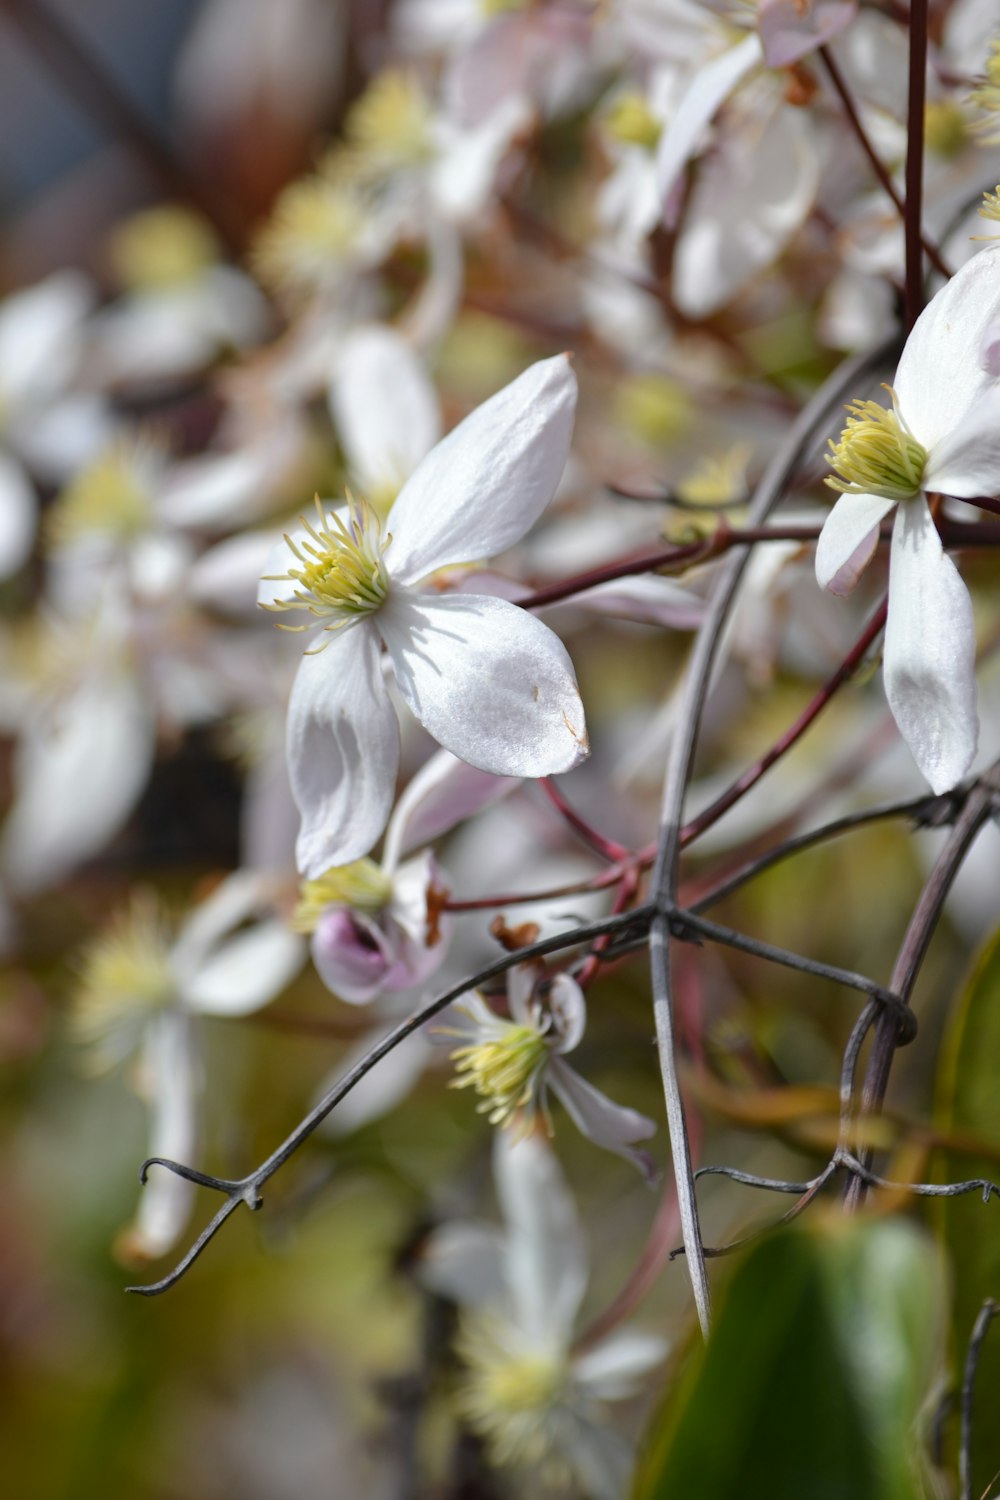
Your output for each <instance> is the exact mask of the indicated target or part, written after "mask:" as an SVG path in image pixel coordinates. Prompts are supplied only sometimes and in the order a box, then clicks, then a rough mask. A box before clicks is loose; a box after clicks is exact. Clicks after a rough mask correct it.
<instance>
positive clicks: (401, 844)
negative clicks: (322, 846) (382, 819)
mask: <svg viewBox="0 0 1000 1500" xmlns="http://www.w3.org/2000/svg"><path fill="white" fill-rule="evenodd" d="M517 784H518V778H517V777H515V776H491V775H490V773H489V772H488V771H479V770H477V769H476V767H475V766H470V765H467V764H466V762H465V761H464V760H459V759H458V757H457V756H455V755H452V753H451V751H450V750H438V751H437V752H436V753H435V754H434V755H432V756H431V758H430V760H428V761H427V762H426V764H425V765H423V766H422V767H421V768H420V770H419V771H418V772H417V774H416V776H414V777H413V780H412V781H411V782H410V783H409V785H408V786H407V788H406V790H405V792H404V793H403V795H402V796H401V797H400V799H399V801H398V802H397V803H396V807H395V810H394V812H393V815H392V817H391V818H390V820H389V827H388V828H387V829H386V835H385V853H384V854H383V857H382V866H383V868H384V869H387V870H393V869H395V867H396V865H397V864H398V863H399V860H400V858H401V856H402V855H403V854H405V853H407V851H408V850H410V849H417V848H419V847H421V846H422V845H424V844H429V843H430V842H431V840H432V839H436V838H437V837H438V836H439V834H442V833H447V831H448V829H449V828H454V827H455V825H456V824H458V823H463V822H464V821H465V819H466V818H470V817H471V816H472V814H473V813H476V812H479V811H480V809H481V808H484V807H488V806H489V805H490V803H491V802H496V801H498V800H499V799H500V798H501V797H504V796H506V794H507V793H508V792H511V791H513V790H514V788H515V787H516V786H517Z"/></svg>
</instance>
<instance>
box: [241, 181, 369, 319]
mask: <svg viewBox="0 0 1000 1500" xmlns="http://www.w3.org/2000/svg"><path fill="white" fill-rule="evenodd" d="M369 219H370V205H369V204H368V202H367V201H366V199H365V197H364V195H363V193H362V192H361V190H360V188H359V187H358V184H357V183H356V181H355V180H354V179H353V177H352V175H351V174H350V173H349V172H347V171H346V170H344V169H343V163H342V161H340V160H339V159H337V160H334V159H333V158H331V159H330V160H329V165H328V166H327V167H325V168H324V170H323V171H322V172H320V173H318V174H316V175H315V176H312V177H306V178H303V179H302V180H301V181H299V182H293V183H292V184H291V186H290V187H287V188H286V189H285V191H284V192H283V193H282V194H281V196H280V197H279V199H278V201H277V204H276V205H275V208H274V211H273V213H272V215H271V219H270V221H269V223H268V224H267V225H266V226H265V228H264V230H263V232H262V233H261V235H260V236H259V238H258V240H257V245H256V249H255V252H254V261H255V264H256V267H257V270H258V271H259V273H260V275H261V276H262V278H263V279H264V280H265V281H267V282H268V283H269V284H270V285H272V286H274V287H277V288H279V289H281V288H286V287H287V288H291V289H302V290H306V291H312V290H314V289H315V288H317V287H323V286H326V285H327V283H328V282H329V281H330V280H331V277H333V276H335V275H336V274H337V273H338V272H340V271H342V270H344V269H345V268H346V267H348V266H350V265H352V264H353V263H354V262H355V261H356V260H357V259H358V258H359V257H360V256H361V254H362V250H363V246H364V241H365V235H366V231H367V229H368V224H369Z"/></svg>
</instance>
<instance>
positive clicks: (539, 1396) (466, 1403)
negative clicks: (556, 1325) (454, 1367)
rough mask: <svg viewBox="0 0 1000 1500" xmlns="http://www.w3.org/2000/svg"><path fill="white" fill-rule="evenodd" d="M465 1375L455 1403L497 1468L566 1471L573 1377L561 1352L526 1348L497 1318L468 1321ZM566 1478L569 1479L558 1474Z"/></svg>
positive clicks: (463, 1332) (463, 1334) (462, 1335)
mask: <svg viewBox="0 0 1000 1500" xmlns="http://www.w3.org/2000/svg"><path fill="white" fill-rule="evenodd" d="M456 1348H457V1350H458V1353H459V1355H460V1357H461V1359H462V1361H463V1362H464V1364H465V1365H466V1368H467V1374H466V1377H465V1380H464V1381H463V1384H462V1386H461V1388H460V1390H459V1392H458V1398H457V1404H458V1408H459V1410H460V1412H461V1414H462V1415H463V1416H464V1417H465V1419H466V1421H467V1422H468V1423H469V1426H470V1427H472V1429H473V1430H474V1431H475V1432H477V1433H478V1434H479V1435H480V1437H482V1438H484V1439H485V1441H486V1444H487V1447H488V1448H489V1452H490V1457H491V1459H492V1460H493V1462H494V1463H496V1464H499V1465H509V1464H513V1465H525V1466H528V1467H532V1468H536V1467H539V1466H543V1465H544V1466H545V1468H546V1470H547V1476H548V1477H549V1478H550V1479H553V1480H554V1479H556V1478H557V1476H556V1474H555V1473H554V1472H553V1470H554V1467H555V1466H556V1465H558V1467H559V1468H560V1469H562V1468H564V1467H565V1460H564V1459H562V1457H561V1455H560V1453H559V1449H560V1448H561V1447H563V1446H564V1444H563V1442H562V1441H561V1440H565V1439H569V1440H570V1441H571V1440H572V1423H573V1413H572V1410H571V1406H570V1399H569V1398H570V1395H571V1391H570V1385H571V1376H570V1371H569V1366H568V1363H567V1360H566V1357H565V1355H564V1354H563V1353H562V1352H561V1351H555V1350H554V1351H552V1352H551V1353H550V1352H547V1351H542V1350H538V1349H533V1348H530V1347H526V1346H525V1341H524V1338H523V1335H521V1336H519V1335H518V1332H517V1331H516V1330H515V1329H511V1328H508V1327H507V1326H506V1325H505V1324H504V1323H503V1322H502V1321H501V1320H500V1319H499V1318H497V1317H490V1316H482V1315H480V1316H478V1317H477V1316H472V1317H466V1319H465V1320H464V1321H463V1323H462V1326H461V1328H460V1330H459V1334H458V1338H457V1340H456ZM559 1477H562V1478H564V1479H565V1478H568V1477H569V1475H568V1473H567V1474H563V1475H562V1476H559Z"/></svg>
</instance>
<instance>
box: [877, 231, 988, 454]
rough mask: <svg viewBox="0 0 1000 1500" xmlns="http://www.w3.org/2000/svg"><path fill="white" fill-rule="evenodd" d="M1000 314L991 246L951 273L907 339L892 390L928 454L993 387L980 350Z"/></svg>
mask: <svg viewBox="0 0 1000 1500" xmlns="http://www.w3.org/2000/svg"><path fill="white" fill-rule="evenodd" d="M998 316H1000V247H994V248H991V249H988V250H981V251H980V252H979V254H978V255H974V256H973V257H972V259H971V260H969V261H966V263H965V265H964V266H962V267H961V268H960V269H959V270H958V271H956V272H955V275H954V276H953V277H952V278H951V280H950V281H948V282H947V283H946V284H945V285H944V286H943V287H942V288H941V290H940V291H939V292H938V294H937V296H936V297H934V298H933V299H932V300H931V301H930V302H929V303H928V304H927V306H926V307H925V308H924V310H923V312H922V313H921V314H920V317H919V318H918V319H917V321H916V323H915V325H914V327H913V329H912V331H911V333H910V336H909V338H908V339H907V340H906V347H905V348H904V350H903V353H902V357H901V358H900V361H899V367H898V369H897V370H896V377H895V379H894V381H893V388H894V389H895V392H896V395H897V397H898V399H899V410H900V412H901V414H902V416H903V417H904V419H905V421H906V423H907V425H908V427H909V428H910V430H911V432H912V433H913V435H914V437H915V438H916V439H917V441H918V442H920V443H922V444H923V445H924V447H925V448H926V449H928V451H929V450H931V449H933V448H934V447H935V446H936V445H937V444H938V443H939V442H940V441H941V439H942V438H945V437H947V436H948V434H949V433H950V432H951V431H952V430H953V429H954V428H955V427H957V426H958V425H959V423H960V422H961V421H962V419H963V417H964V416H965V415H966V413H967V412H968V410H969V408H970V407H971V406H972V405H973V404H974V402H975V401H976V400H977V399H978V398H979V396H980V395H981V394H982V393H983V391H985V390H986V389H988V388H989V386H991V385H992V384H993V381H994V379H995V377H994V376H993V375H992V374H991V373H990V371H989V370H988V369H985V368H984V367H983V365H982V363H981V362H980V350H981V346H982V343H983V339H984V338H985V336H986V334H987V332H988V330H989V328H990V326H991V325H992V324H993V323H994V322H995V321H996V319H997V317H998Z"/></svg>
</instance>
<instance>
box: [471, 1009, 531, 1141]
mask: <svg viewBox="0 0 1000 1500" xmlns="http://www.w3.org/2000/svg"><path fill="white" fill-rule="evenodd" d="M497 1027H498V1032H497V1034H496V1035H494V1036H492V1037H489V1038H488V1039H486V1040H484V1041H480V1042H473V1043H470V1045H469V1046H467V1047H457V1048H456V1049H455V1051H454V1052H453V1053H452V1054H451V1060H452V1062H453V1063H454V1064H455V1071H456V1072H457V1074H458V1075H459V1076H458V1077H457V1078H454V1079H452V1084H451V1086H452V1088H456V1089H464V1088H474V1089H475V1091H476V1093H477V1094H479V1095H481V1097H482V1103H481V1104H479V1105H478V1109H479V1113H480V1114H484V1115H486V1116H487V1117H488V1118H489V1122H490V1124H491V1125H509V1124H510V1122H511V1120H512V1119H513V1117H514V1115H515V1114H516V1112H517V1111H518V1110H519V1109H525V1108H527V1109H528V1110H529V1113H533V1110H534V1107H535V1105H536V1103H537V1097H536V1095H537V1091H536V1083H537V1080H538V1075H539V1073H540V1072H541V1069H542V1067H543V1065H544V1063H545V1059H546V1057H547V1055H548V1046H547V1044H546V1040H545V1033H544V1032H543V1031H539V1030H538V1028H537V1027H535V1026H525V1025H519V1024H517V1023H516V1022H513V1021H506V1022H505V1021H498V1022H497Z"/></svg>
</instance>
